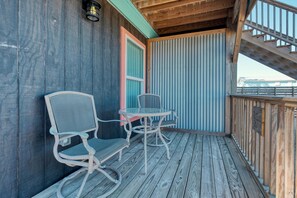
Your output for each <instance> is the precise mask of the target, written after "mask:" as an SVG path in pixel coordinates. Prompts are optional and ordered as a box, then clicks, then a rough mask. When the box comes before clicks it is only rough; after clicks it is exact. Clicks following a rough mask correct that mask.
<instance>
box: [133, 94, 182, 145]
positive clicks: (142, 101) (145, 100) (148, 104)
mask: <svg viewBox="0 0 297 198" xmlns="http://www.w3.org/2000/svg"><path fill="white" fill-rule="evenodd" d="M137 98H138V107H139V108H158V109H160V108H162V106H161V97H160V96H159V95H156V94H150V93H146V94H141V95H139V96H138V97H137ZM171 112H172V115H173V119H166V120H164V121H162V124H161V128H162V127H171V126H175V125H176V123H177V119H178V116H177V114H176V112H175V111H174V110H171ZM159 121H160V119H159V118H150V124H151V126H157V125H158V124H159ZM140 122H142V120H140ZM162 137H163V138H164V139H165V140H166V141H167V144H170V143H171V139H170V138H168V137H167V136H165V135H164V134H162ZM158 139H159V138H158V135H157V133H156V134H155V143H150V144H147V145H149V146H163V143H162V144H159V143H158V142H159V141H158Z"/></svg>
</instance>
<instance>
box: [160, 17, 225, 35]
mask: <svg viewBox="0 0 297 198" xmlns="http://www.w3.org/2000/svg"><path fill="white" fill-rule="evenodd" d="M225 25H226V19H217V20H213V21H206V22H199V23H192V24H187V25H180V26H175V27H168V28H162V29H158V30H157V33H158V34H159V35H167V34H177V33H184V32H188V31H191V32H195V31H198V30H202V29H209V28H217V27H222V26H225Z"/></svg>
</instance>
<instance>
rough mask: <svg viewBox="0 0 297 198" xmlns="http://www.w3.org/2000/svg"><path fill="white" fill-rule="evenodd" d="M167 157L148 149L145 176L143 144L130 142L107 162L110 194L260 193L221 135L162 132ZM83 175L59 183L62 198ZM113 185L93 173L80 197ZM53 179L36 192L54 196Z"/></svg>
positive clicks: (162, 150) (162, 151) (158, 150)
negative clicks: (117, 178)
mask: <svg viewBox="0 0 297 198" xmlns="http://www.w3.org/2000/svg"><path fill="white" fill-rule="evenodd" d="M166 134H167V135H169V136H170V137H171V138H172V139H173V142H172V143H171V144H170V152H171V158H170V160H167V158H166V152H165V148H163V147H160V148H158V147H148V159H149V160H148V161H149V163H148V173H147V174H146V175H145V174H144V168H143V167H144V159H143V145H142V144H141V142H140V140H139V139H138V140H136V141H134V142H132V143H131V146H130V147H129V148H128V149H126V150H125V152H124V153H123V158H122V160H121V161H120V162H119V161H118V160H117V159H116V158H114V159H111V160H109V162H108V163H107V165H109V166H112V167H114V168H117V169H118V170H119V171H120V172H121V173H122V176H123V179H122V184H121V185H120V187H119V188H118V189H117V190H116V191H115V192H114V193H113V194H112V195H111V196H110V197H120V198H126V197H127V198H130V197H131V198H132V197H143V198H146V197H153V198H156V197H160V198H163V197H170V198H171V197H177V198H181V197H203V198H204V197H241V198H242V197H252V198H256V197H263V195H262V193H261V191H260V189H259V188H258V186H257V185H256V183H255V181H254V180H253V178H252V177H251V175H250V173H249V172H248V170H247V169H246V166H245V164H244V163H243V161H242V159H241V157H240V155H239V153H238V151H237V150H236V147H235V145H234V144H233V142H232V140H231V139H229V138H225V137H217V136H206V135H196V134H189V133H176V132H166ZM81 181H82V176H81V177H79V178H78V179H77V180H76V181H75V182H71V183H69V184H67V185H66V186H65V187H64V190H63V194H64V195H65V197H75V195H76V193H77V191H78V189H77V188H78V187H79V185H80V183H81ZM111 185H113V184H112V183H111V182H109V181H108V180H107V179H105V178H104V177H103V176H102V175H101V174H97V173H94V174H93V175H91V177H89V180H88V182H87V184H86V186H85V188H84V190H83V194H82V197H88V198H90V197H91V198H93V197H97V196H99V195H100V194H102V192H105V191H106V190H107V189H108V188H110V186H111ZM57 186H58V183H56V184H55V185H53V186H51V187H49V188H48V189H46V190H44V191H43V192H41V193H39V194H38V195H36V197H43V198H44V197H56V194H55V190H56V188H57Z"/></svg>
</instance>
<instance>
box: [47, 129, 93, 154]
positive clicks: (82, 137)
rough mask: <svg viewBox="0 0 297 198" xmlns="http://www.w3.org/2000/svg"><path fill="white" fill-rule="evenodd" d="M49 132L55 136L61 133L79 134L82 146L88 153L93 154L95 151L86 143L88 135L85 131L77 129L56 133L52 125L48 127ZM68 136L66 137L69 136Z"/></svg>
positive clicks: (71, 135)
mask: <svg viewBox="0 0 297 198" xmlns="http://www.w3.org/2000/svg"><path fill="white" fill-rule="evenodd" d="M50 133H51V134H52V135H55V136H61V135H69V136H70V137H73V136H79V137H80V138H81V140H82V142H83V145H84V147H85V148H86V149H87V151H88V153H89V154H91V155H94V154H95V153H96V151H95V149H93V148H92V147H91V146H90V145H89V144H88V138H89V135H88V134H87V133H85V132H77V131H68V132H61V133H58V132H57V130H56V129H55V128H54V127H51V128H50ZM69 136H68V137H67V138H69Z"/></svg>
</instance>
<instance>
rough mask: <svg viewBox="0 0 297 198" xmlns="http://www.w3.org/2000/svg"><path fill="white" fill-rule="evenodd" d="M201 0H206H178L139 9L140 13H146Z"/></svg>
mask: <svg viewBox="0 0 297 198" xmlns="http://www.w3.org/2000/svg"><path fill="white" fill-rule="evenodd" d="M203 1H206V0H183V1H181V0H179V1H177V2H171V3H165V4H161V5H156V6H150V7H146V8H142V9H140V12H141V13H142V14H148V13H151V12H158V11H161V10H168V9H173V8H177V7H181V6H184V5H190V4H197V3H201V2H203Z"/></svg>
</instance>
